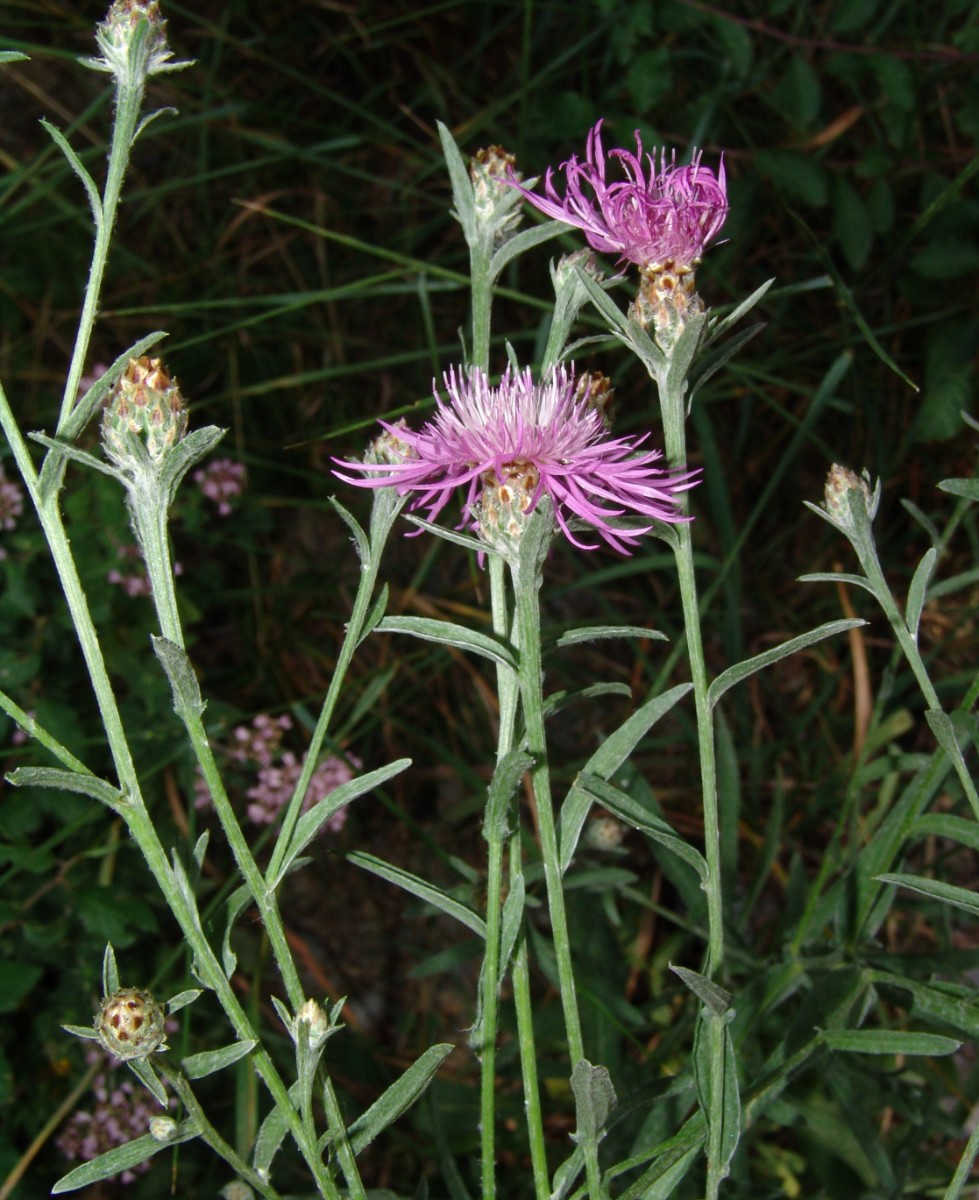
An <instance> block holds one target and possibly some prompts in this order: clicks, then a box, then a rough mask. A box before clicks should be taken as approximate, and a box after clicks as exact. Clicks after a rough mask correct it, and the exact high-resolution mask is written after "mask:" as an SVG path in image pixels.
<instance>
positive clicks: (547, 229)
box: [490, 183, 572, 279]
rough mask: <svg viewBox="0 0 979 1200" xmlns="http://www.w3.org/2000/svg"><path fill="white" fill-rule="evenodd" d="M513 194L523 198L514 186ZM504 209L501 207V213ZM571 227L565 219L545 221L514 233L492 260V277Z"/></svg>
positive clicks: (518, 200)
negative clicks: (529, 251)
mask: <svg viewBox="0 0 979 1200" xmlns="http://www.w3.org/2000/svg"><path fill="white" fill-rule="evenodd" d="M527 186H529V187H533V184H532V183H528V185H527ZM513 194H514V196H515V197H516V199H517V203H518V204H519V203H520V202H521V199H522V197H521V195H520V193H519V192H518V191H517V190H516V189H515V188H514V191H513ZM502 211H503V210H502V209H501V210H500V214H501V215H502ZM571 228H572V226H570V225H566V224H565V223H564V222H563V221H545V222H544V223H543V224H542V225H535V226H534V228H533V229H524V230H523V231H522V232H520V233H517V234H514V236H513V237H510V238H507V240H506V241H505V242H504V243H503V245H502V246H500V248H499V249H498V250H497V251H496V253H495V254H494V255H493V258H492V260H491V261H490V278H491V279H496V278H497V277H498V276H499V274H500V272H501V271H502V270H503V268H504V267H505V266H506V265H507V264H508V263H511V262H512V261H513V260H514V259H515V258H516V257H517V256H518V255H520V254H523V253H525V252H526V251H527V250H532V249H533V248H534V247H535V246H540V245H543V243H544V242H549V241H550V240H551V239H552V238H556V237H557V236H558V235H559V234H561V233H567V231H568V230H569V229H571Z"/></svg>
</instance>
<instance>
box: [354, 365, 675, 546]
mask: <svg viewBox="0 0 979 1200" xmlns="http://www.w3.org/2000/svg"><path fill="white" fill-rule="evenodd" d="M445 387H446V391H447V392H448V396H449V399H448V403H446V402H445V401H443V400H442V398H441V397H440V396H439V395H438V392H437V391H436V394H435V399H436V402H437V404H438V412H437V413H436V414H435V416H434V418H433V419H432V420H431V421H429V422H428V423H427V424H426V425H424V426H423V427H422V428H421V429H420V430H419V431H418V432H417V433H416V432H413V431H412V430H410V429H408V428H406V427H404V426H402V425H399V426H397V427H394V426H389V425H384V428H385V429H386V430H387V431H388V433H389V434H392V435H395V434H396V436H397V438H398V439H400V442H401V443H402V444H403V445H404V451H403V452H401V455H400V457H401V461H390V460H389V461H387V462H358V463H351V462H343V463H341V465H342V466H344V467H346V468H347V469H348V470H353V471H359V472H361V474H362V475H363V476H364V478H353V477H351V476H350V475H345V474H342V473H341V472H339V471H337V472H336V474H337V475H339V477H340V478H341V479H344V480H346V481H347V482H348V483H355V484H358V485H359V486H361V487H395V488H397V490H398V492H399V493H400V494H401V495H404V494H405V493H407V492H412V493H415V498H414V500H413V503H412V505H411V507H412V508H416V509H418V508H423V509H426V514H425V515H426V516H427V517H428V518H429V519H430V520H431V519H434V518H435V517H436V516H438V514H439V513H440V512H441V511H442V509H443V508H444V507H445V506H446V504H447V503H448V502H449V499H450V497H451V496H452V493H453V492H454V491H455V489H456V488H458V487H465V488H466V501H465V506H466V516H465V517H464V518H463V520H462V522H461V524H462V525H468V526H469V527H470V528H472V529H475V530H476V531H479V528H480V524H479V516H478V513H477V512H476V508H475V506H476V501H477V499H479V497H480V493H481V491H482V489H483V488H484V486H485V487H498V488H502V487H503V486H504V485H506V484H508V483H510V482H512V481H515V480H519V481H520V482H521V483H522V484H523V485H524V486H525V487H527V496H528V500H529V502H528V504H527V506H526V508H525V512H527V513H529V512H532V511H533V509H534V507H535V506H536V505H537V502H538V501H539V499H540V497H541V496H542V495H545V494H546V495H547V496H549V497H550V499H551V502H552V504H553V506H554V516H555V519H556V521H557V523H558V525H559V526H560V528H561V530H562V531H563V533H564V534H565V536H566V537H567V538H568V540H569V541H570V542H571V543H572V544H573V545H575V546H579V547H581V548H582V549H588V550H591V549H594V548H595V547H594V545H586V544H584V543H582V542H579V541H577V540H576V538H575V537H574V535H573V534H572V532H571V528H570V525H569V522H570V520H571V519H572V518H579V519H580V520H582V521H584V522H586V523H587V524H588V525H590V526H592V528H593V529H595V530H596V532H597V533H599V534H600V535H601V537H603V538H604V539H605V541H606V542H607V543H608V544H609V545H610V546H612V547H613V548H614V549H616V550H619V551H621V552H622V553H624V554H627V553H628V552H629V546H630V545H631V544H633V543H635V542H636V541H637V540H638V538H639V537H640V536H641V535H642V534H644V533H648V532H649V530H650V529H651V528H652V521H653V520H657V521H673V522H676V521H683V520H686V519H687V518H685V517H684V516H683V515H682V514H681V513H680V512H679V511H678V508H677V505H678V495H677V494H678V493H679V492H682V491H685V490H686V489H687V488H690V487H692V486H693V485H694V483H695V482H696V480H695V478H694V474H695V473H687V474H677V473H676V472H672V471H668V470H661V469H658V468H656V467H654V466H653V463H654V462H656V461H657V460H658V459H659V458H660V457H661V455H660V452H659V451H658V450H643V451H639V450H638V447H639V446H640V445H641V444H642V442H643V441H644V440H645V435H644V436H643V437H641V438H629V437H622V438H610V437H609V436H608V434H607V432H606V429H605V426H604V423H603V420H602V415H601V412H600V411H599V410H598V409H596V408H595V407H593V406H592V405H590V404H589V403H588V390H587V389H585V390H584V392H583V393H582V394H579V393H578V390H577V389H576V386H575V378H574V371H573V369H572V370H571V371H568V370H566V369H565V367H563V366H560V367H557V368H555V369H554V370H553V371H552V372H551V374H550V375H549V376H548V378H547V379H546V380H545V382H543V383H540V384H535V383H534V382H533V380H532V378H531V373H530V371H529V369H527V370H523V371H520V372H514V371H513V370H511V368H509V367H508V368H507V370H506V371H505V372H504V374H503V377H502V379H501V380H500V383H499V386H498V387H491V386H490V382H489V379H488V378H487V376H486V375H485V374H484V373H483V372H482V371H481V370H479V369H478V368H475V367H474V368H472V369H471V370H470V371H469V372H468V374H465V373H463V372H462V371H456V370H455V369H453V370H450V371H449V372H448V373H447V374H446V376H445ZM383 424H384V422H382V425H383ZM389 459H390V456H389ZM338 461H339V460H338ZM528 481H529V484H528ZM622 516H633V517H640V518H643V521H642V523H641V524H639V525H629V526H620V525H618V524H613V519H614V518H617V517H622Z"/></svg>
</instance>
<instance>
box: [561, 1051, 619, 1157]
mask: <svg viewBox="0 0 979 1200" xmlns="http://www.w3.org/2000/svg"><path fill="white" fill-rule="evenodd" d="M571 1090H572V1092H574V1099H575V1125H576V1128H575V1132H574V1133H573V1134H572V1135H571V1140H572V1141H573V1142H577V1143H578V1144H579V1145H581V1146H585V1145H591V1146H597V1145H598V1143H599V1142H600V1141H601V1140H602V1138H603V1137H604V1136H605V1125H606V1122H607V1121H608V1118H609V1113H610V1112H611V1111H612V1109H613V1108H614V1107H615V1099H616V1098H615V1088H614V1087H613V1086H612V1079H611V1076H610V1075H609V1073H608V1068H607V1067H602V1066H593V1065H592V1064H591V1063H590V1062H589V1061H588V1060H587V1059H586V1058H581V1059H579V1060H578V1061H577V1062H576V1063H575V1065H574V1070H573V1071H572V1072H571Z"/></svg>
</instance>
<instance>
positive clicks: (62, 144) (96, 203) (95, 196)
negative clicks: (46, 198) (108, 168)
mask: <svg viewBox="0 0 979 1200" xmlns="http://www.w3.org/2000/svg"><path fill="white" fill-rule="evenodd" d="M41 126H42V127H43V129H44V130H45V132H46V133H47V134H48V136H49V137H50V138H51V140H52V141H53V142H54V144H55V145H56V146H57V147H58V149H59V150H60V151H61V153H62V154H63V155H64V156H65V158H66V159H67V161H68V165H69V166H70V167H71V169H72V170H73V171H74V172H75V174H76V175H77V176H78V178H79V180H80V181H81V184H82V187H83V188H84V189H85V194H86V195H87V196H88V204H89V207H90V208H91V210H92V220H93V221H94V222H95V227H96V228H98V227H99V226H100V225H101V224H102V197H101V196H100V195H99V189H98V188H97V187H96V186H95V180H94V179H93V178H92V176H91V175H89V173H88V168H87V167H86V166H85V164H84V163H83V162H82V160H81V159H80V158H79V157H78V155H77V154H76V153H75V151H74V150H73V149H72V148H71V143H70V142H69V141H68V139H67V138H66V137H65V135H64V134H63V133H62V132H61V130H60V129H58V128H56V127H55V126H54V125H52V124H51V122H50V121H46V120H45V119H44V117H42V118H41Z"/></svg>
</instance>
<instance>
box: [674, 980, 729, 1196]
mask: <svg viewBox="0 0 979 1200" xmlns="http://www.w3.org/2000/svg"><path fill="white" fill-rule="evenodd" d="M672 969H673V970H674V971H676V969H677V968H676V967H673V968H672ZM695 973H696V972H693V971H691V972H690V974H691V975H693V974H695ZM701 978H703V977H702V976H701ZM715 986H716V985H715ZM718 990H719V991H723V989H718ZM718 1055H719V1056H720V1062H719V1063H718V1061H717V1057H718ZM694 1075H695V1077H696V1081H697V1094H698V1096H699V1098H700V1106H701V1108H702V1109H703V1111H704V1114H705V1116H706V1117H707V1128H708V1134H707V1193H708V1195H710V1196H716V1195H717V1185H718V1184H719V1183H720V1181H721V1180H722V1179H726V1178H727V1175H728V1171H729V1167H730V1163H731V1159H732V1158H733V1157H734V1152H735V1150H736V1149H737V1147H738V1142H739V1141H740V1139H741V1093H740V1089H739V1087H738V1069H737V1065H736V1062H735V1057H734V1042H733V1041H732V1038H731V1026H730V1025H729V1023H728V1022H727V1020H726V1019H725V1017H724V1016H722V1015H720V1014H718V1013H717V1012H715V1011H714V1010H713V1008H712V1007H710V1006H708V1007H706V1008H704V1009H702V1010H701V1020H700V1021H699V1022H698V1024H697V1033H696V1035H695V1037H694ZM718 1088H719V1089H720V1094H719V1095H718V1094H717V1089H718Z"/></svg>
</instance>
